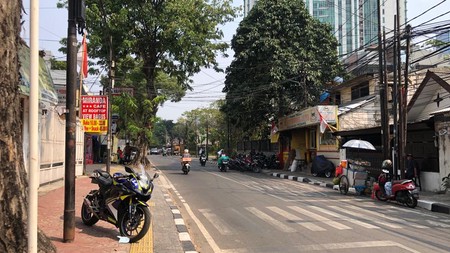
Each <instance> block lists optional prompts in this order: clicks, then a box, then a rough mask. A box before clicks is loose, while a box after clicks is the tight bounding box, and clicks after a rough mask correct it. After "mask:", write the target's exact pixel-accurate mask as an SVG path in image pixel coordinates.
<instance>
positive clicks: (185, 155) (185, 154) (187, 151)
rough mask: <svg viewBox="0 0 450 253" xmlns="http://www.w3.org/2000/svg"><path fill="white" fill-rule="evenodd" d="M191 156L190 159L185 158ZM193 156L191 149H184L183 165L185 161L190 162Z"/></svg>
mask: <svg viewBox="0 0 450 253" xmlns="http://www.w3.org/2000/svg"><path fill="white" fill-rule="evenodd" d="M185 158H189V159H185ZM190 158H191V154H190V153H189V149H185V150H184V151H183V154H182V155H181V166H183V165H184V164H185V163H189V162H190Z"/></svg>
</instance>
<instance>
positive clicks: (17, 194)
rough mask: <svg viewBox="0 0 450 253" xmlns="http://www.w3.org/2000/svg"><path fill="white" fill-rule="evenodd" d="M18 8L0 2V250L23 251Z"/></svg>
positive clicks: (42, 242) (43, 244) (45, 243)
mask: <svg viewBox="0 0 450 253" xmlns="http://www.w3.org/2000/svg"><path fill="white" fill-rule="evenodd" d="M21 8H22V1H0V37H1V38H2V45H0V57H1V59H2V60H1V61H0V98H1V99H0V119H1V123H0V224H1V226H0V235H1V236H0V252H26V251H27V225H26V223H27V208H28V202H27V194H28V189H27V187H28V175H27V173H26V171H25V168H24V162H23V148H22V147H23V146H22V124H23V123H22V119H21V117H22V109H23V104H22V105H21V102H20V100H21V99H20V95H19V87H18V85H19V60H18V47H19V43H20V37H19V34H20V28H21V25H20V18H21ZM25 145H26V144H25ZM38 238H39V252H56V249H55V247H54V246H53V244H52V243H51V241H50V240H49V239H48V238H47V237H46V236H45V235H44V234H43V233H42V232H41V231H40V232H39V235H38Z"/></svg>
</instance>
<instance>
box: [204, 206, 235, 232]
mask: <svg viewBox="0 0 450 253" xmlns="http://www.w3.org/2000/svg"><path fill="white" fill-rule="evenodd" d="M198 211H199V212H200V213H202V214H203V216H205V218H206V219H207V220H208V221H209V222H210V223H211V224H212V225H213V226H214V227H215V228H216V229H217V230H218V231H219V233H220V234H221V235H231V234H233V233H232V231H231V228H230V227H228V226H227V225H226V223H225V221H223V220H222V219H221V218H219V217H218V216H217V215H216V214H215V213H213V212H211V210H210V209H199V210H198Z"/></svg>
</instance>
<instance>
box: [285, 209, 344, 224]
mask: <svg viewBox="0 0 450 253" xmlns="http://www.w3.org/2000/svg"><path fill="white" fill-rule="evenodd" d="M288 207H289V208H290V209H292V210H294V211H296V212H299V213H301V214H304V215H306V216H309V217H311V218H313V219H316V220H318V221H321V222H323V223H325V224H327V225H328V226H331V227H334V228H336V229H339V230H344V229H351V228H350V227H349V226H346V225H344V224H341V223H339V222H336V221H332V220H330V219H328V218H326V217H324V216H321V215H319V214H315V213H313V212H310V211H308V210H306V209H303V208H301V207H298V206H288Z"/></svg>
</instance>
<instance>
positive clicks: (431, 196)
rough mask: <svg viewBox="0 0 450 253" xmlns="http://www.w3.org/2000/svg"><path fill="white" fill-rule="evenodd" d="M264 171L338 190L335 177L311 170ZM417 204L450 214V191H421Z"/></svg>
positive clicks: (280, 176)
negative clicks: (333, 181)
mask: <svg viewBox="0 0 450 253" xmlns="http://www.w3.org/2000/svg"><path fill="white" fill-rule="evenodd" d="M263 172H264V173H266V174H268V175H271V176H275V177H279V178H284V179H289V180H293V181H299V182H304V183H309V184H314V185H318V186H322V187H327V188H330V189H335V190H338V188H337V186H334V185H333V183H332V180H333V178H325V177H314V176H313V175H311V173H310V172H309V171H295V172H291V171H286V170H264V171H263ZM352 192H355V191H354V189H353V191H352V188H350V190H349V194H352ZM368 197H370V196H368ZM417 206H418V207H421V208H424V209H427V210H430V211H432V212H439V213H445V214H450V193H447V194H437V193H434V192H425V191H420V193H419V200H418V204H417Z"/></svg>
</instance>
